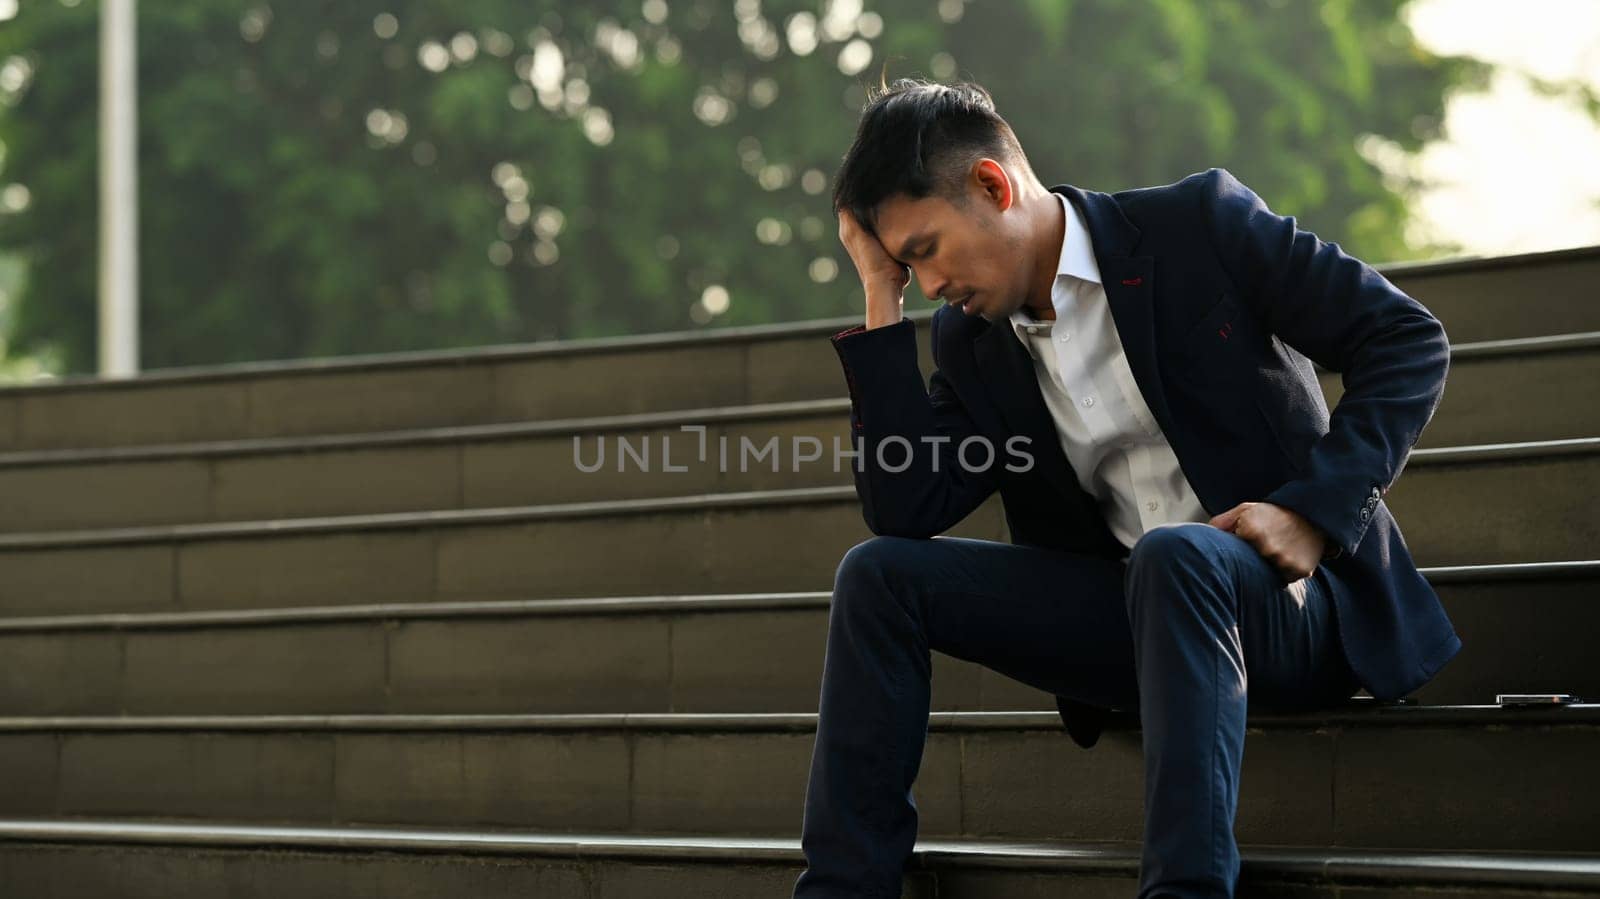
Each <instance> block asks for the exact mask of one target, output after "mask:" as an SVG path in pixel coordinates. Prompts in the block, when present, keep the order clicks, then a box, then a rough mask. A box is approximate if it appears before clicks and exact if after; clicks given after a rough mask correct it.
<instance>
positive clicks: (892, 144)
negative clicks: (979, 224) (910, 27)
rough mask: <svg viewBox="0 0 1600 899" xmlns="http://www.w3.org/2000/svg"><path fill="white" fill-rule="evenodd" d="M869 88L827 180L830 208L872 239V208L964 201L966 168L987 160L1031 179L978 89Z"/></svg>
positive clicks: (964, 85)
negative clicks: (894, 201)
mask: <svg viewBox="0 0 1600 899" xmlns="http://www.w3.org/2000/svg"><path fill="white" fill-rule="evenodd" d="M879 85H880V87H878V88H872V89H869V92H868V95H867V104H866V106H865V107H864V108H863V110H862V112H861V121H860V124H859V125H858V126H857V128H856V137H855V141H854V143H852V144H851V145H850V149H849V150H848V151H847V152H846V153H845V156H844V162H843V163H842V164H841V165H840V167H839V172H838V175H837V176H836V178H835V180H834V187H833V208H834V210H835V211H836V212H837V211H838V210H840V209H848V210H850V212H851V214H853V215H854V216H855V217H856V220H857V221H858V222H860V223H861V225H862V227H863V228H865V229H866V230H867V231H869V232H871V233H872V234H874V235H876V234H877V207H878V204H880V203H882V202H883V201H884V200H887V199H889V198H890V197H893V196H896V195H899V194H905V195H906V196H908V197H910V198H912V199H921V198H923V197H927V196H940V197H944V198H946V199H948V200H950V202H951V203H953V204H955V205H956V206H958V207H965V206H966V202H967V195H966V179H967V174H968V172H969V171H970V170H971V168H972V164H973V163H974V162H976V161H977V160H979V159H982V158H983V157H985V156H987V157H990V158H992V159H994V160H996V161H997V162H1001V163H1006V164H1011V165H1015V166H1020V167H1021V168H1022V169H1023V170H1025V171H1027V172H1029V173H1030V174H1031V173H1032V169H1031V168H1030V167H1029V166H1028V161H1027V157H1026V156H1025V155H1024V154H1023V152H1022V146H1021V144H1019V143H1018V142H1017V137H1016V135H1015V134H1013V133H1012V131H1011V126H1010V125H1009V124H1007V123H1006V120H1005V119H1003V118H1001V117H1000V115H999V114H998V113H996V112H995V111H994V99H993V98H992V97H990V96H989V92H988V91H987V90H985V89H984V88H983V87H981V86H980V85H978V84H975V83H972V82H968V81H961V82H956V83H954V84H941V83H938V82H934V81H927V80H925V79H921V78H897V79H895V81H894V83H893V84H883V83H882V79H881V78H880V80H879Z"/></svg>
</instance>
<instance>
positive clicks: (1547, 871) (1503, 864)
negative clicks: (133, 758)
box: [0, 819, 1600, 899]
mask: <svg viewBox="0 0 1600 899" xmlns="http://www.w3.org/2000/svg"><path fill="white" fill-rule="evenodd" d="M1240 860H1241V865H1240V872H1239V889H1238V892H1237V895H1238V897H1239V899H1267V897H1272V899H1281V897H1285V896H1293V897H1304V899H1310V897H1317V899H1322V897H1327V899H1335V897H1361V899H1377V897H1380V896H1389V897H1393V896H1417V897H1419V899H1420V897H1423V896H1427V897H1436V899H1464V897H1467V896H1471V897H1474V899H1499V897H1507V899H1509V897H1517V899H1522V897H1543V896H1555V895H1561V896H1592V895H1600V860H1597V859H1596V858H1594V857H1592V856H1587V855H1562V854H1556V853H1538V854H1530V853H1516V854H1507V853H1498V854H1497V853H1488V852H1474V853H1441V852H1396V851H1374V850H1364V851H1360V852H1350V851H1345V850H1339V849H1316V848H1299V849H1285V848H1277V847H1257V846H1241V848H1240ZM1138 865H1139V854H1138V850H1137V848H1136V847H1133V846H1129V845H1126V844H1118V843H1105V842H1100V843H1080V842H1067V841H1045V840H1034V841H1026V842H1019V841H999V840H975V839H969V840H956V839H936V838H935V839H921V840H918V841H917V844H916V846H915V848H914V849H913V851H912V855H911V858H910V859H909V860H908V861H907V865H906V877H905V880H904V881H903V884H902V886H903V896H904V897H905V899H933V897H934V896H938V897H940V899H1044V897H1047V896H1049V897H1055V896H1064V895H1071V896H1073V897H1082V899H1101V897H1104V899H1112V897H1115V899H1125V897H1126V896H1128V895H1129V894H1130V893H1131V892H1132V891H1133V889H1134V888H1135V884H1136V881H1137V877H1138ZM804 867H805V860H804V857H803V856H802V855H801V852H800V844H799V841H798V839H795V838H794V837H771V838H764V839H763V838H750V837H740V836H722V835H709V834H698V835H692V836H685V835H679V834H665V835H648V836H645V835H638V836H635V835H625V834H611V833H596V834H564V833H563V834H552V833H534V832H527V831H499V830H496V831H485V830H446V829H438V828H433V829H420V828H393V827H383V828H379V827H308V826H304V825H299V826H289V827H266V826H261V825H252V824H240V823H228V824H223V823H215V824H211V823H207V824H170V823H156V822H147V821H130V820H105V819H97V820H87V821H69V822H58V821H48V820H10V821H0V889H4V890H5V892H6V893H8V894H15V895H26V896H29V897H37V899H67V897H72V899H78V897H82V896H88V895H111V894H115V895H117V896H119V897H123V899H146V897H148V899H190V897H212V896H222V895H227V896H230V897H235V899H252V897H262V899H266V897H272V899H277V897H281V896H290V895H292V896H301V897H306V899H315V897H324V896H326V897H330V899H346V897H349V896H383V897H386V899H407V897H428V899H433V897H437V896H470V897H473V899H496V897H507V899H509V897H518V899H521V897H526V896H539V897H542V899H646V897H649V899H702V897H713V896H714V897H735V896H738V897H746V896H774V897H776V896H786V895H788V894H789V892H790V891H791V890H792V889H793V886H794V881H795V879H796V878H798V877H799V876H800V872H801V871H802V870H803V869H804Z"/></svg>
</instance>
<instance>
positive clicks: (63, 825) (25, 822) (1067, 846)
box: [0, 818, 1600, 886]
mask: <svg viewBox="0 0 1600 899" xmlns="http://www.w3.org/2000/svg"><path fill="white" fill-rule="evenodd" d="M0 841H5V842H24V841H28V842H74V843H133V844H146V845H152V844H153V845H168V846H175V845H183V846H203V847H231V848H240V847H259V848H300V849H331V850H341V851H359V850H381V851H391V852H394V851H399V852H450V853H456V854H483V855H523V856H557V857H569V858H570V857H584V858H591V859H594V858H615V859H655V860H698V861H717V860H722V861H729V862H749V861H757V860H759V861H783V862H800V861H803V856H802V854H801V849H800V841H799V839H798V838H781V837H747V836H739V835H737V834H711V833H705V834H666V833H663V834H650V833H639V834H626V833H601V832H585V833H569V832H555V831H529V830H511V829H485V828H436V827H389V826H384V827H374V826H354V825H343V826H327V825H320V826H301V825H283V824H252V823H247V822H221V821H187V820H185V821H174V820H159V821H157V820H149V819H116V818H107V819H72V820H61V819H19V818H12V819H0ZM1240 850H1241V852H1240V854H1241V856H1242V859H1243V863H1244V866H1245V867H1246V868H1250V869H1255V870H1257V871H1268V870H1271V871H1276V872H1277V873H1279V874H1292V875H1297V876H1298V877H1301V878H1314V879H1341V880H1342V879H1362V880H1383V881H1386V882H1442V883H1488V882H1492V883H1519V882H1532V883H1538V884H1541V885H1545V886H1557V885H1579V886H1595V885H1600V855H1587V854H1576V853H1546V852H1538V853H1534V852H1508V851H1498V852H1479V851H1473V852H1463V851H1437V850H1415V849H1393V850H1376V849H1343V848H1339V847H1318V846H1303V847H1299V846H1252V845H1250V844H1241V846H1240ZM1138 863H1139V847H1138V845H1137V844H1134V843H1126V842H1086V841H1069V840H1014V839H975V838H966V839H952V838H929V839H919V840H918V841H917V843H916V846H915V848H914V849H913V851H912V859H911V861H910V864H909V865H908V867H909V868H911V869H913V870H914V869H916V868H929V867H951V866H960V867H1005V868H1019V867H1025V868H1029V869H1036V870H1055V871H1062V872H1070V871H1086V872H1100V873H1122V874H1132V873H1133V872H1134V871H1135V870H1136V869H1137V866H1138Z"/></svg>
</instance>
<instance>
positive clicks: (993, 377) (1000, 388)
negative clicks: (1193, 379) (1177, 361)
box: [973, 184, 1177, 496]
mask: <svg viewBox="0 0 1600 899" xmlns="http://www.w3.org/2000/svg"><path fill="white" fill-rule="evenodd" d="M1050 190H1052V191H1054V192H1056V193H1061V194H1064V195H1065V196H1066V197H1067V199H1068V200H1069V201H1070V202H1071V203H1073V204H1074V205H1075V206H1076V207H1077V208H1078V209H1079V210H1080V211H1081V212H1082V213H1083V216H1084V219H1085V221H1087V222H1088V224H1089V239H1090V241H1091V243H1092V244H1093V247H1094V255H1095V263H1096V264H1097V265H1098V266H1099V268H1100V278H1101V281H1102V282H1103V283H1104V286H1105V291H1106V302H1107V303H1109V304H1110V306H1111V317H1112V320H1113V321H1114V322H1115V323H1116V326H1117V335H1118V337H1119V338H1120V339H1121V341H1122V350H1123V353H1124V355H1125V356H1126V357H1127V359H1128V367H1129V368H1130V369H1131V370H1132V372H1133V378H1134V381H1135V382H1136V383H1137V384H1138V387H1139V391H1140V393H1142V394H1143V395H1144V399H1145V403H1146V405H1148V406H1149V407H1150V413H1151V414H1152V415H1153V416H1155V419H1156V423H1157V424H1158V425H1159V426H1160V427H1161V430H1162V432H1163V433H1164V434H1166V435H1167V439H1168V441H1169V442H1171V441H1172V440H1173V439H1174V431H1173V427H1172V419H1171V416H1170V414H1169V412H1168V409H1167V401H1166V393H1165V392H1164V391H1163V390H1162V387H1161V379H1160V377H1159V374H1158V372H1157V369H1156V352H1155V318H1154V310H1153V308H1152V297H1153V291H1154V288H1155V257H1153V256H1133V255H1130V253H1131V251H1132V250H1133V248H1134V246H1135V244H1136V243H1137V242H1138V238H1139V230H1138V229H1137V228H1135V227H1134V226H1133V223H1132V222H1130V221H1128V218H1127V216H1125V215H1123V213H1122V209H1121V208H1120V207H1119V206H1118V205H1117V201H1116V200H1115V199H1113V198H1112V197H1111V195H1109V194H1105V193H1100V192H1098V191H1084V190H1079V189H1078V188H1076V187H1073V186H1071V185H1068V184H1060V185H1056V186H1054V187H1052V188H1050ZM973 352H974V356H975V360H976V362H977V367H978V373H979V376H980V377H981V378H982V380H983V383H984V386H985V388H986V389H987V390H988V393H989V396H990V398H991V399H992V400H993V401H994V403H995V406H996V407H998V408H999V409H1000V412H1001V415H1002V416H1003V417H1004V418H1005V421H1006V424H1007V425H1008V426H1009V427H1010V428H1011V429H1012V431H1013V433H1015V434H1020V435H1025V436H1027V437H1028V438H1029V440H1030V444H1029V447H1028V449H1029V451H1030V452H1031V453H1032V454H1033V457H1034V461H1035V464H1037V465H1039V466H1040V467H1041V469H1042V473H1043V474H1044V476H1045V477H1046V478H1048V479H1049V480H1050V481H1051V482H1052V483H1053V484H1054V485H1055V486H1056V488H1057V489H1058V490H1060V491H1061V492H1062V493H1063V494H1064V495H1066V496H1074V495H1076V494H1077V493H1079V492H1081V491H1082V488H1081V487H1080V486H1079V484H1078V480H1077V475H1076V474H1075V473H1074V472H1073V469H1072V464H1071V463H1070V462H1069V461H1068V460H1067V456H1066V453H1065V451H1064V450H1063V449H1062V446H1061V437H1060V435H1059V434H1057V433H1056V428H1055V421H1054V420H1053V419H1052V418H1051V416H1050V409H1049V407H1048V406H1046V405H1045V402H1044V394H1043V393H1042V392H1041V391H1040V389H1039V378H1038V375H1037V374H1036V373H1035V371H1034V362H1033V358H1032V356H1030V355H1029V354H1028V350H1027V348H1026V347H1024V346H1023V345H1022V342H1021V341H1020V340H1019V339H1018V338H1017V335H1016V332H1015V331H1014V330H1013V329H1012V327H1011V323H1010V321H1009V320H1005V319H1002V320H999V321H995V322H991V323H989V326H988V327H987V328H984V330H983V332H982V333H980V334H979V335H978V336H977V338H976V339H975V340H974V341H973ZM1174 451H1177V447H1176V446H1174Z"/></svg>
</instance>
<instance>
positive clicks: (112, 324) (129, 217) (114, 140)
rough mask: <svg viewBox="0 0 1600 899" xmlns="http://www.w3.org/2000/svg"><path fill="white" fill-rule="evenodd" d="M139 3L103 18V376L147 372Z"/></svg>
mask: <svg viewBox="0 0 1600 899" xmlns="http://www.w3.org/2000/svg"><path fill="white" fill-rule="evenodd" d="M134 15H135V12H134V0H104V3H103V4H102V11H101V15H100V272H99V274H100V376H101V377H126V376H129V375H134V374H137V373H138V371H139V180H138V179H139V160H138V143H137V138H138V133H139V110H138V105H137V104H138V89H137V88H138V83H137V80H136V71H137V70H136V67H135V65H134V60H135V49H134V43H135V41H134V39H135V34H136V32H135V27H134V26H135V18H134Z"/></svg>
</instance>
